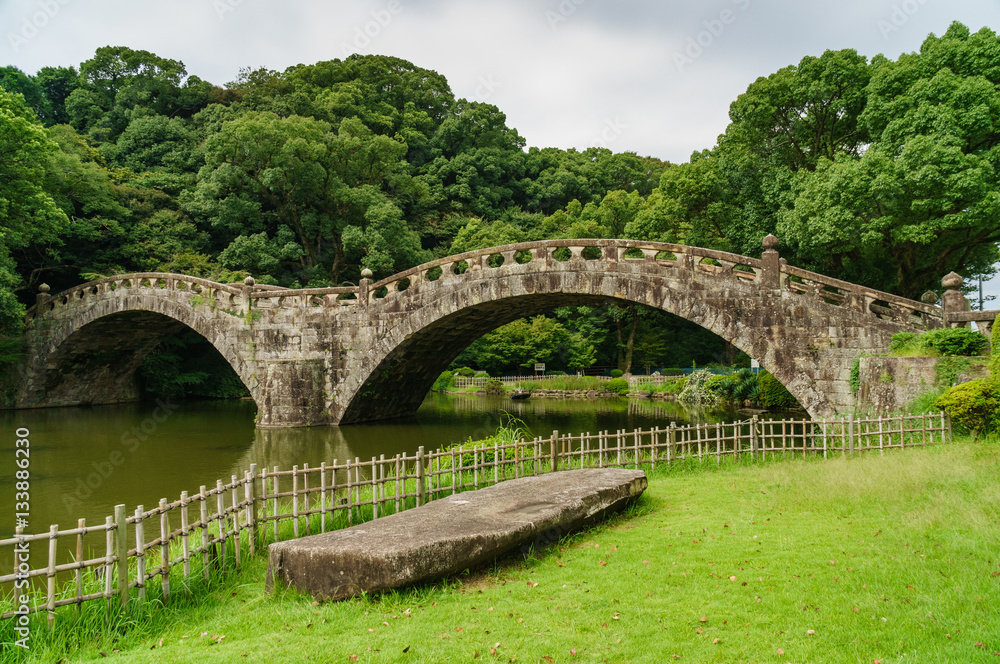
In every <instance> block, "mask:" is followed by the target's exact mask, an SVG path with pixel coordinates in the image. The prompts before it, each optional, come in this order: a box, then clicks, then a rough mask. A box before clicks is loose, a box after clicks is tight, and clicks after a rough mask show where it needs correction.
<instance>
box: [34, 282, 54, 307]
mask: <svg viewBox="0 0 1000 664" xmlns="http://www.w3.org/2000/svg"><path fill="white" fill-rule="evenodd" d="M50 290H51V289H50V288H49V285H48V284H39V286H38V295H36V296H35V306H39V307H40V306H41V305H43V304H45V303H46V302H48V301H49V300H51V299H52V296H51V295H49V291H50Z"/></svg>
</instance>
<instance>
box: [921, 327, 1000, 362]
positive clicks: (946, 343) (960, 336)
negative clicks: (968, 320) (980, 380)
mask: <svg viewBox="0 0 1000 664" xmlns="http://www.w3.org/2000/svg"><path fill="white" fill-rule="evenodd" d="M918 339H919V342H920V343H921V344H922V345H923V346H924V347H926V348H930V349H933V350H935V351H937V352H939V353H941V354H942V355H964V356H969V355H979V354H981V353H983V352H984V351H985V350H986V347H987V344H988V343H989V340H988V339H987V338H986V337H985V336H984V335H982V334H980V333H979V332H976V331H975V330H967V329H965V328H963V327H955V328H942V329H940V330H931V331H930V332H924V333H923V334H921V335H920V336H919V337H918Z"/></svg>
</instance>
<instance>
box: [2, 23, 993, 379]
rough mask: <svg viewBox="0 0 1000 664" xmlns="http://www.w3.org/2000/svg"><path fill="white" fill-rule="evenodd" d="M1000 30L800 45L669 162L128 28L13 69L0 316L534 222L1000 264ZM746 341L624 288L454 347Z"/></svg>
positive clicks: (413, 259)
mask: <svg viewBox="0 0 1000 664" xmlns="http://www.w3.org/2000/svg"><path fill="white" fill-rule="evenodd" d="M942 27H944V26H942ZM998 47H1000V37H998V36H997V35H996V34H995V33H994V32H993V31H991V30H989V29H987V28H983V29H982V30H979V31H978V32H973V31H971V30H969V29H968V28H967V27H966V26H963V25H961V24H959V23H955V24H953V25H952V26H950V27H949V28H947V30H946V31H945V32H944V33H943V34H941V35H939V36H938V35H931V36H929V37H928V38H927V40H926V41H925V42H924V44H923V46H922V47H921V50H920V51H919V52H918V53H912V54H906V55H903V56H901V57H899V58H898V59H896V60H891V59H889V58H886V57H884V56H877V57H875V58H872V59H871V60H869V59H868V58H866V57H864V56H861V55H859V54H858V53H856V52H855V51H853V50H849V49H845V50H837V51H833V50H830V51H826V52H824V53H823V54H822V55H821V56H819V57H813V56H809V57H806V58H804V59H803V60H802V61H801V62H799V63H798V64H796V65H789V66H787V67H784V68H782V69H780V70H779V71H777V72H774V73H771V74H770V75H766V76H762V77H761V78H759V79H757V80H756V81H755V82H754V83H752V84H751V85H750V86H749V87H748V88H747V90H746V92H744V93H743V94H742V95H740V96H739V97H738V98H737V99H736V100H735V101H734V103H733V104H732V105H731V107H730V124H729V126H728V127H727V128H726V130H725V133H724V134H723V135H722V136H721V137H720V140H719V142H718V144H717V145H715V146H706V147H707V149H706V150H704V151H701V152H698V153H696V154H694V155H692V157H691V159H690V160H689V161H688V162H686V163H683V164H670V163H667V162H664V161H662V160H661V159H658V158H656V157H654V156H643V155H639V154H635V153H629V152H626V153H614V152H612V151H611V150H609V149H606V148H589V149H586V150H583V151H578V150H573V149H570V150H563V149H558V148H550V147H544V146H530V147H529V146H528V145H527V143H526V141H525V139H524V138H523V137H522V136H521V135H520V134H519V133H518V131H517V129H516V128H514V127H511V126H509V124H508V122H507V118H506V115H505V114H504V113H503V111H502V110H501V109H499V108H498V107H496V106H494V105H492V104H488V103H483V102H478V101H469V100H466V99H457V98H455V96H454V94H453V93H452V90H451V88H450V86H449V84H448V81H447V80H446V79H445V78H444V77H443V76H441V75H440V74H439V73H437V72H434V71H431V70H428V69H424V68H421V67H420V66H419V64H414V63H410V62H407V61H405V60H402V59H399V58H395V57H387V56H379V55H352V56H349V57H347V58H345V59H343V60H339V59H337V60H331V61H325V62H318V63H314V64H301V65H296V66H294V67H290V68H288V69H286V70H284V71H274V70H269V69H266V68H260V69H244V70H241V71H240V72H239V73H238V75H236V76H235V77H234V80H233V81H231V82H229V83H225V84H221V83H220V82H214V83H213V82H209V81H205V80H203V79H201V78H199V77H198V76H197V75H195V74H193V73H190V72H188V71H187V69H186V67H185V66H184V64H183V63H182V62H180V61H178V60H174V59H171V58H170V57H168V56H163V55H158V54H154V53H150V52H148V51H142V50H137V49H131V48H127V47H120V46H108V47H102V48H99V49H98V50H97V51H96V52H95V53H94V55H93V57H91V58H89V59H87V60H86V61H84V62H83V63H81V64H80V65H79V66H73V65H71V63H62V64H57V65H55V66H49V67H43V68H42V69H40V70H38V71H37V72H35V73H33V74H32V73H25V72H21V71H19V70H18V69H16V68H14V67H11V66H7V67H2V68H0V124H2V127H3V131H2V132H0V152H2V153H3V154H4V155H5V156H6V157H5V159H3V160H2V162H0V228H2V231H3V232H2V234H0V235H2V237H0V333H2V334H4V335H6V336H7V337H8V338H14V337H16V336H17V335H18V333H19V330H20V325H21V320H22V315H23V313H24V310H25V307H26V306H29V305H30V304H31V303H33V301H34V297H35V294H36V293H37V292H38V287H39V286H40V285H41V284H42V283H47V284H48V285H49V286H51V288H52V291H53V292H59V291H60V290H63V289H64V288H67V287H70V286H73V285H76V284H79V283H81V282H83V281H86V280H88V279H93V278H96V277H101V276H107V275H111V274H115V273H123V272H133V271H172V272H182V273H185V274H189V275H192V276H197V277H203V278H207V279H213V280H217V281H223V282H233V281H240V280H242V278H243V277H244V276H246V275H247V274H252V275H253V276H254V278H255V279H256V280H257V281H258V283H261V284H278V285H281V286H288V287H324V286H338V285H343V284H356V283H357V282H358V280H359V279H360V275H361V271H362V270H363V269H365V268H367V269H370V270H372V272H373V273H374V275H375V278H376V279H379V278H382V277H385V276H388V275H390V274H392V273H394V272H397V271H400V270H404V269H407V268H410V267H412V266H414V265H417V264H419V263H421V262H424V261H427V260H430V259H432V258H435V257H441V256H445V255H449V254H453V253H458V252H462V251H468V250H473V249H478V248H484V247H489V246H495V245H500V244H507V243H512V242H519V241H528V240H541V239H549V238H582V237H596V238H631V239H638V240H652V241H666V242H678V243H684V244H689V245H696V246H701V247H707V248H710V249H718V250H724V251H731V252H735V253H739V254H744V255H748V256H759V255H760V252H761V244H760V243H761V239H762V238H763V237H764V236H765V235H767V234H768V233H775V234H776V235H777V236H778V237H779V238H780V239H781V243H782V244H781V252H782V256H783V257H784V258H786V259H787V260H788V261H789V263H791V264H793V265H799V266H802V267H805V268H809V269H814V270H816V271H818V272H821V273H823V274H826V275H829V276H832V277H837V278H840V279H845V280H848V281H851V282H854V283H858V284H862V285H865V286H868V287H872V288H877V289H881V290H884V291H888V292H890V293H896V294H899V295H903V296H906V297H911V298H917V297H919V296H920V295H921V294H923V293H924V292H925V291H927V290H928V289H930V290H936V291H937V290H939V288H940V279H941V277H942V276H943V275H944V274H945V273H947V272H949V271H952V270H954V271H957V272H959V273H961V274H963V275H964V276H966V277H968V278H975V276H976V275H979V274H988V273H991V271H992V265H993V264H994V263H995V262H996V260H997V258H998V250H997V244H996V243H997V241H998V240H1000V227H998V226H997V225H996V224H995V222H994V220H995V218H996V214H995V210H994V207H995V195H994V193H995V192H996V190H997V189H998V188H1000V168H998V167H997V165H996V163H995V152H996V147H997V145H998V142H1000V139H998V136H1000V120H998V119H997V117H996V114H994V113H991V112H989V109H991V108H994V107H996V106H997V105H998V104H1000V101H998V99H1000V93H998V92H997V89H998V88H997V86H998V83H1000V73H998V70H997V68H995V67H993V66H992V65H991V63H992V61H993V60H994V59H995V58H994V54H995V52H996V49H997V48H998ZM761 73H762V74H766V73H765V72H761ZM780 109H784V110H782V111H780V112H779V110H780ZM970 117H975V118H977V120H976V121H975V122H969V121H968V118H970ZM775 118H777V120H776V119H775ZM776 123H777V124H776ZM872 201H875V202H876V204H874V206H873V203H872ZM876 211H877V213H876ZM185 343H186V342H185ZM0 345H2V344H0ZM181 350H183V349H181V348H180V347H177V346H175V347H173V348H169V349H165V352H166V351H169V352H173V353H175V354H176V353H177V352H179V351H181ZM185 352H186V351H185ZM198 352H199V351H198V350H197V349H193V350H191V354H192V355H195V354H197V353H198ZM736 354H737V351H736V350H735V349H733V348H732V347H731V346H729V344H728V343H726V341H724V340H722V339H719V338H717V337H714V336H713V335H711V334H708V333H706V332H704V331H703V330H700V329H699V328H697V327H696V326H694V325H692V324H690V323H686V322H684V321H680V320H679V319H677V318H674V317H672V316H669V315H667V314H665V313H663V312H659V311H654V310H651V309H647V308H644V307H639V306H633V305H627V304H624V303H621V304H620V305H616V306H604V305H602V306H596V307H581V306H573V307H564V308H562V309H559V310H557V311H555V312H554V313H552V314H551V315H548V316H546V317H544V318H541V319H537V318H536V319H532V320H530V321H515V322H514V323H512V324H511V326H510V327H508V328H502V329H501V330H497V331H494V332H491V333H489V334H488V335H487V336H486V337H484V339H482V340H480V341H479V342H477V343H476V344H474V345H473V346H472V347H471V348H470V349H468V350H467V351H466V352H465V354H464V355H463V357H462V358H461V359H460V362H461V364H468V365H471V366H474V367H477V368H480V369H486V370H488V371H490V373H493V374H500V373H512V372H514V373H516V370H517V369H519V368H525V367H526V366H530V365H531V364H533V363H536V362H545V363H546V364H547V365H548V366H549V367H550V368H554V369H562V370H568V371H572V370H574V369H577V368H587V367H592V366H600V367H610V366H616V367H618V368H619V369H621V370H623V371H629V370H632V371H633V372H636V371H637V370H639V369H643V370H646V371H648V370H650V369H652V368H656V367H663V366H691V364H692V363H697V364H698V365H699V366H703V365H705V364H707V363H709V362H720V363H723V364H732V363H733V362H732V361H733V359H734V356H735V355H736ZM160 360H161V361H158V362H153V361H151V362H150V363H149V364H147V366H146V367H145V368H144V371H145V374H146V376H147V378H148V382H149V384H150V385H156V386H158V387H161V386H162V387H164V388H165V389H166V388H169V389H172V390H174V391H181V392H184V393H186V394H204V393H209V394H212V395H217V396H226V395H229V394H231V392H232V390H231V389H230V387H231V386H228V385H210V384H208V383H206V382H205V381H204V380H202V378H201V377H199V374H198V371H196V370H189V369H187V368H185V367H183V366H178V364H177V363H175V362H170V361H163V358H160Z"/></svg>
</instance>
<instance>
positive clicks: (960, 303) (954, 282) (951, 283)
mask: <svg viewBox="0 0 1000 664" xmlns="http://www.w3.org/2000/svg"><path fill="white" fill-rule="evenodd" d="M964 283H965V280H964V279H962V275H960V274H957V273H955V272H950V273H948V274H947V275H945V278H944V279H942V280H941V285H942V286H944V287H945V291H944V295H942V296H941V307H942V308H943V309H944V326H945V327H968V326H969V324H968V323H961V322H958V323H952V322H951V320H950V317H951V314H958V313H962V312H963V311H968V310H969V308H970V307H969V301H968V300H966V299H965V296H964V295H962V291H961V290H960V289H961V288H962V284H964Z"/></svg>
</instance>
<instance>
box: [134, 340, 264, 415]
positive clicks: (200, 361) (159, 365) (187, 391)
mask: <svg viewBox="0 0 1000 664" xmlns="http://www.w3.org/2000/svg"><path fill="white" fill-rule="evenodd" d="M136 375H137V377H138V379H139V382H140V385H141V386H142V390H143V393H144V394H145V395H147V396H153V397H200V398H211V399H238V398H241V397H245V396H249V394H250V392H249V390H247V388H246V386H245V385H244V384H243V382H242V381H241V380H240V378H239V376H237V375H236V372H235V371H234V370H233V369H232V367H231V366H230V365H229V363H228V362H226V360H225V358H223V357H222V356H221V355H220V354H219V352H218V351H217V350H215V348H214V347H213V346H212V345H211V344H210V343H208V342H207V341H206V340H205V339H204V338H203V337H202V336H200V335H199V334H197V333H195V332H186V333H182V334H180V335H177V336H172V337H166V338H165V339H164V340H163V342H162V343H161V345H160V347H159V348H157V349H156V350H154V351H153V352H151V353H150V354H149V355H147V356H146V358H145V359H144V360H143V362H142V364H141V365H140V366H139V369H138V371H137V373H136Z"/></svg>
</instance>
